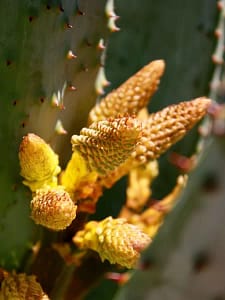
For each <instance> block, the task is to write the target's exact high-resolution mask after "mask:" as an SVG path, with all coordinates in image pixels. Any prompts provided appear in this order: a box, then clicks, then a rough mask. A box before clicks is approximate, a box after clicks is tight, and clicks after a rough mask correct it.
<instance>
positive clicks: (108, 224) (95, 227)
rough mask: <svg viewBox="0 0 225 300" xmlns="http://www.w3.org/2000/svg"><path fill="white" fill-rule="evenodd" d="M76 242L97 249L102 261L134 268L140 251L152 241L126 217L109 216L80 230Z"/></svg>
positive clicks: (84, 246) (75, 238)
mask: <svg viewBox="0 0 225 300" xmlns="http://www.w3.org/2000/svg"><path fill="white" fill-rule="evenodd" d="M73 241H74V243H75V244H76V245H77V246H78V247H80V248H83V249H86V248H89V249H92V250H94V251H97V252H98V254H99V256H100V257H101V259H102V261H104V260H108V261H109V262H110V263H111V264H119V265H121V266H124V267H127V268H132V267H134V265H135V264H136V262H137V260H138V258H139V256H140V252H141V251H142V250H143V249H144V248H146V246H148V245H149V243H150V241H151V240H150V238H149V236H148V235H146V234H145V233H143V232H142V231H141V230H140V229H139V228H138V227H137V226H135V225H131V224H128V223H127V222H126V220H125V219H113V218H112V217H108V218H106V219H104V220H103V221H101V222H95V221H91V222H88V223H87V224H86V225H85V228H84V230H81V231H78V232H77V234H76V235H75V237H74V238H73Z"/></svg>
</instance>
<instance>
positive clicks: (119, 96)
mask: <svg viewBox="0 0 225 300" xmlns="http://www.w3.org/2000/svg"><path fill="white" fill-rule="evenodd" d="M164 69H165V63H164V61H163V60H155V61H153V62H151V63H149V64H148V65H146V66H145V67H143V68H142V69H141V70H140V71H138V72H137V73H136V74H135V75H133V76H132V77H130V78H129V79H128V80H127V81H126V82H125V83H123V84H122V85H121V86H120V87H119V88H117V89H116V90H115V91H112V92H111V93H109V94H108V95H107V96H106V97H105V98H104V99H103V100H102V101H101V102H100V104H97V105H96V106H95V107H94V108H93V109H92V110H91V112H90V113H89V121H88V124H91V123H92V122H96V121H100V120H104V119H107V118H109V117H117V116H118V115H119V114H120V115H126V114H129V115H133V114H137V113H138V111H139V110H140V109H142V108H143V107H145V106H146V105H147V103H148V101H149V99H150V97H151V96H152V95H153V94H154V93H155V92H156V90H157V88H158V84H159V81H160V77H161V76H162V74H163V72H164Z"/></svg>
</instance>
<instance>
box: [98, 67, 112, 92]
mask: <svg viewBox="0 0 225 300" xmlns="http://www.w3.org/2000/svg"><path fill="white" fill-rule="evenodd" d="M108 85H110V82H109V81H108V80H107V78H106V76H105V70H104V68H103V67H100V68H99V71H98V75H97V77H96V81H95V91H96V93H97V95H103V94H104V87H106V86H108Z"/></svg>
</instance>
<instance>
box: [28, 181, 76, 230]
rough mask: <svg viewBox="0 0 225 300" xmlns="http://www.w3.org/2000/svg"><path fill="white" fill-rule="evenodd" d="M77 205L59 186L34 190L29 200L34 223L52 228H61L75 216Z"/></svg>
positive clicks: (67, 224)
mask: <svg viewBox="0 0 225 300" xmlns="http://www.w3.org/2000/svg"><path fill="white" fill-rule="evenodd" d="M76 210H77V206H76V205H75V204H74V203H73V201H72V200H71V198H70V195H69V194H68V193H67V192H66V191H64V189H63V188H62V187H60V186H57V187H54V188H52V187H45V188H42V189H39V190H37V191H36V194H35V196H34V198H33V199H32V201H31V217H32V219H33V220H34V221H35V223H36V224H41V225H43V226H45V227H47V228H49V229H52V230H63V229H65V228H66V227H67V226H69V225H70V224H71V223H72V221H73V220H74V219H75V217H76Z"/></svg>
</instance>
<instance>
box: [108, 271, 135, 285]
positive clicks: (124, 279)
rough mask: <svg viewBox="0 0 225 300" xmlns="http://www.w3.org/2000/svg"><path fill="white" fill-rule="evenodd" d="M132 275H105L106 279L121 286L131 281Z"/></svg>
mask: <svg viewBox="0 0 225 300" xmlns="http://www.w3.org/2000/svg"><path fill="white" fill-rule="evenodd" d="M130 276H131V274H130V273H128V272H126V273H116V272H108V273H106V275H105V278H106V279H110V280H113V281H115V282H116V283H118V284H119V285H120V284H121V285H122V284H125V283H126V282H127V281H128V280H129V279H130Z"/></svg>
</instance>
